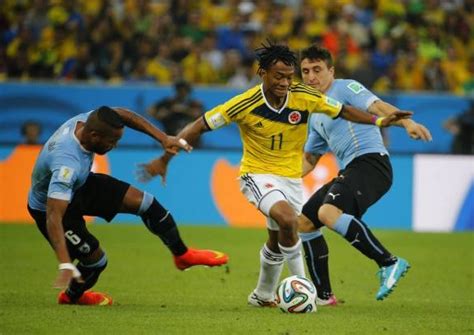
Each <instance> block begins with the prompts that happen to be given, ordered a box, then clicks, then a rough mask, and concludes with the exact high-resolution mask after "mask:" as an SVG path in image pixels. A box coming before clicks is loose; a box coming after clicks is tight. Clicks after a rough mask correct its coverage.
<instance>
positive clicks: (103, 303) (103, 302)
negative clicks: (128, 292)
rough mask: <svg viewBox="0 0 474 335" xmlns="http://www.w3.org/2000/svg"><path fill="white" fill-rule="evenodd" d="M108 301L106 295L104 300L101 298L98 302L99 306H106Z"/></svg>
mask: <svg viewBox="0 0 474 335" xmlns="http://www.w3.org/2000/svg"><path fill="white" fill-rule="evenodd" d="M109 303H110V299H109V298H107V297H104V300H102V301H101V302H100V304H99V306H107V305H108V304H109Z"/></svg>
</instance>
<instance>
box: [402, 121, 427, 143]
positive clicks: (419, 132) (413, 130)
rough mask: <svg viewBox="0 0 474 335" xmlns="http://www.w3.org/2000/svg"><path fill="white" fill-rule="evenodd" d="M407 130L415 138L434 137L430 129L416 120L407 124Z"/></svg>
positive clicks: (425, 138)
mask: <svg viewBox="0 0 474 335" xmlns="http://www.w3.org/2000/svg"><path fill="white" fill-rule="evenodd" d="M405 130H406V131H407V134H408V136H410V137H411V138H412V139H414V140H423V141H427V142H428V141H431V140H432V139H433V138H432V136H431V133H430V131H429V130H428V128H426V127H425V126H424V125H422V124H420V123H416V122H415V121H413V122H410V123H408V124H407V125H405Z"/></svg>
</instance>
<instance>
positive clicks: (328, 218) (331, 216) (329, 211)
mask: <svg viewBox="0 0 474 335" xmlns="http://www.w3.org/2000/svg"><path fill="white" fill-rule="evenodd" d="M341 214H342V211H341V210H340V209H339V208H337V207H336V206H334V205H331V204H324V205H322V206H321V207H320V208H319V210H318V219H319V221H321V223H323V224H324V225H325V226H328V227H332V226H334V224H335V223H336V221H337V219H339V217H340V216H341Z"/></svg>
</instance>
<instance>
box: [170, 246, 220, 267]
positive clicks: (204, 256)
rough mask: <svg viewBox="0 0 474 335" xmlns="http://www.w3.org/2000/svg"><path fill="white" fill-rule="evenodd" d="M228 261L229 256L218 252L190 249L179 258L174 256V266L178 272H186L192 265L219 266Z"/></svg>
mask: <svg viewBox="0 0 474 335" xmlns="http://www.w3.org/2000/svg"><path fill="white" fill-rule="evenodd" d="M228 260H229V256H227V255H226V254H224V253H222V252H220V251H214V250H199V249H191V248H189V249H188V251H186V252H185V253H184V254H183V255H181V256H174V264H175V265H176V267H177V268H178V269H180V270H186V269H188V268H190V267H191V266H194V265H205V266H221V265H224V264H226V263H227V261H228Z"/></svg>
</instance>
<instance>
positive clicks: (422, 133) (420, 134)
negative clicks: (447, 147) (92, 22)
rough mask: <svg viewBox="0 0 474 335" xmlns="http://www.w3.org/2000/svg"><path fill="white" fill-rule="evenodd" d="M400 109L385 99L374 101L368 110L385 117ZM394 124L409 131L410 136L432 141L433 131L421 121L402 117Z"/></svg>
mask: <svg viewBox="0 0 474 335" xmlns="http://www.w3.org/2000/svg"><path fill="white" fill-rule="evenodd" d="M398 110H399V109H398V108H397V107H395V106H393V105H391V104H389V103H387V102H385V101H382V100H377V101H375V102H374V103H372V104H371V105H370V106H369V108H368V112H369V113H372V114H375V115H378V116H381V117H384V116H387V115H390V114H391V113H393V112H396V111H398ZM394 125H396V126H399V127H403V128H405V130H406V131H407V133H408V136H410V137H411V138H413V139H415V140H418V139H421V140H423V141H431V139H432V137H431V133H430V131H429V130H428V128H426V127H425V126H424V125H422V124H421V123H417V122H415V121H414V120H412V119H402V120H398V121H397V122H395V123H394Z"/></svg>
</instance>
